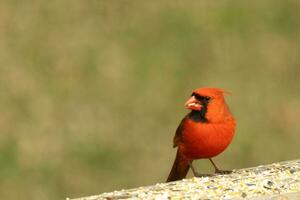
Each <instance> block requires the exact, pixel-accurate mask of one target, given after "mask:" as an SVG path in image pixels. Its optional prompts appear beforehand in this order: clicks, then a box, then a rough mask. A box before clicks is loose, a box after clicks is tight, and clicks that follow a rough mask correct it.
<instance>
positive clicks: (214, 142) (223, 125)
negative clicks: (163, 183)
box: [167, 88, 236, 182]
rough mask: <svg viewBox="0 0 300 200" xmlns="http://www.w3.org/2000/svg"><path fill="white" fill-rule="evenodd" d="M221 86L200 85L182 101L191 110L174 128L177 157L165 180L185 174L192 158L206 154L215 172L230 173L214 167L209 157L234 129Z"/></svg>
mask: <svg viewBox="0 0 300 200" xmlns="http://www.w3.org/2000/svg"><path fill="white" fill-rule="evenodd" d="M224 93H226V92H225V91H224V90H222V89H219V88H199V89H196V90H194V91H193V93H192V95H191V97H190V98H189V99H188V100H187V102H186V103H185V107H186V108H187V109H189V110H191V112H190V113H188V114H187V115H186V116H185V117H184V118H183V120H182V121H181V123H180V125H179V127H178V128H177V130H176V134H175V137H174V140H173V142H174V147H178V149H177V154H176V158H175V161H174V164H173V167H172V170H171V172H170V174H169V176H168V179H167V182H169V181H176V180H180V179H183V178H185V177H186V175H187V173H188V171H189V169H190V168H191V169H192V171H193V173H194V175H195V176H199V174H198V173H197V172H196V171H195V169H194V167H193V165H192V162H193V160H196V159H201V158H206V159H209V160H210V162H211V163H212V164H213V166H214V168H215V172H216V173H229V172H230V171H224V170H220V169H218V168H217V166H216V165H215V164H214V162H213V161H212V157H215V156H217V155H218V154H220V153H221V152H223V151H224V150H225V149H226V147H227V146H228V145H229V144H230V142H231V140H232V138H233V136H234V132H235V126H236V124H235V119H234V117H233V116H232V114H231V113H230V111H229V108H228V106H227V104H226V102H225V99H224Z"/></svg>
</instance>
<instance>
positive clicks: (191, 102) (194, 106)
mask: <svg viewBox="0 0 300 200" xmlns="http://www.w3.org/2000/svg"><path fill="white" fill-rule="evenodd" d="M184 106H185V107H186V108H187V109H190V110H201V108H202V105H201V104H200V102H199V101H198V100H197V99H196V98H195V97H194V96H192V97H191V98H189V99H188V100H187V101H186V102H185V104H184Z"/></svg>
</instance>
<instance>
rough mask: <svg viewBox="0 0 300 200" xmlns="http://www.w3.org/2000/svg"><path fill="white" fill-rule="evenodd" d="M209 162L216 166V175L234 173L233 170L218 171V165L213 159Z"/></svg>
mask: <svg viewBox="0 0 300 200" xmlns="http://www.w3.org/2000/svg"><path fill="white" fill-rule="evenodd" d="M209 161H210V162H211V164H212V165H213V166H214V168H215V173H216V174H230V173H232V171H231V170H221V169H218V167H217V165H216V164H215V163H214V162H213V160H212V159H211V158H209Z"/></svg>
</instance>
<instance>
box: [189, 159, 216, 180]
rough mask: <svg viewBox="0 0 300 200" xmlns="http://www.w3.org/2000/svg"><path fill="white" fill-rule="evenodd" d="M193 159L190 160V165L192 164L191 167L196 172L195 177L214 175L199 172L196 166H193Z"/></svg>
mask: <svg viewBox="0 0 300 200" xmlns="http://www.w3.org/2000/svg"><path fill="white" fill-rule="evenodd" d="M192 162H193V161H190V163H189V165H190V168H191V170H192V172H193V174H194V176H195V177H204V176H212V175H211V174H199V173H198V172H197V171H196V170H195V168H194V167H193V164H192Z"/></svg>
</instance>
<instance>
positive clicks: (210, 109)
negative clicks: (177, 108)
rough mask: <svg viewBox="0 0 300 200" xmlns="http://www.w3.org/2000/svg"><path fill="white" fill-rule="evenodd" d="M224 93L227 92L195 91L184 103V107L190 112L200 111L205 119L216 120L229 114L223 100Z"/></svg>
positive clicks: (216, 89)
mask: <svg viewBox="0 0 300 200" xmlns="http://www.w3.org/2000/svg"><path fill="white" fill-rule="evenodd" d="M226 93H228V92H226V91H224V90H223V89H220V88H199V89H196V90H194V91H193V92H192V95H191V97H190V98H189V99H188V100H187V101H186V103H185V107H186V108H187V109H189V110H192V111H200V112H201V114H202V115H203V116H205V117H206V118H207V119H217V118H219V115H222V114H226V113H227V112H229V110H228V107H227V105H226V103H225V100H224V94H226ZM227 110H228V111H227ZM225 111H226V112H225Z"/></svg>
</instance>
